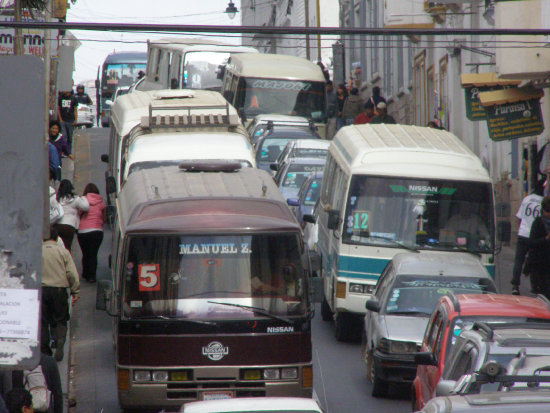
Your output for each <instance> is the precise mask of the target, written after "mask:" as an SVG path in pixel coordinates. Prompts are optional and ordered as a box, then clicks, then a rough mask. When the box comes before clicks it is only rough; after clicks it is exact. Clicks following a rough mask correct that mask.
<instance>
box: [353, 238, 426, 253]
mask: <svg viewBox="0 0 550 413" xmlns="http://www.w3.org/2000/svg"><path fill="white" fill-rule="evenodd" d="M359 236H361V234H359ZM366 238H375V239H383V240H385V241H389V242H391V243H392V244H394V245H397V246H398V247H401V248H404V249H406V250H409V251H414V252H420V251H418V248H415V247H411V246H409V245H405V244H403V243H402V242H399V241H396V240H394V239H391V238H387V237H380V236H378V235H370V234H366Z"/></svg>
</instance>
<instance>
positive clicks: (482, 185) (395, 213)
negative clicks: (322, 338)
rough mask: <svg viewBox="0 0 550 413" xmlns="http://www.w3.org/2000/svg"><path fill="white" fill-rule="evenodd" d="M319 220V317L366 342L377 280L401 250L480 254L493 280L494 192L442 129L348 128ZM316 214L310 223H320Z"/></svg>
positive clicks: (335, 144) (473, 160)
mask: <svg viewBox="0 0 550 413" xmlns="http://www.w3.org/2000/svg"><path fill="white" fill-rule="evenodd" d="M314 215H315V217H316V218H317V222H318V228H319V234H318V237H319V239H318V252H319V254H320V255H321V261H322V268H321V274H322V277H323V284H324V287H323V290H324V300H323V302H322V306H321V314H322V317H323V320H327V321H328V320H333V319H334V321H335V335H336V337H337V338H338V339H339V340H343V339H345V338H349V337H354V336H355V337H357V338H358V337H359V336H360V334H359V333H360V331H361V327H360V320H361V319H362V317H363V315H364V314H365V313H366V309H365V303H366V301H367V299H368V298H370V296H371V294H372V291H373V289H374V286H375V284H376V281H377V280H378V277H379V276H380V273H381V272H382V270H383V269H384V267H385V266H386V264H387V263H388V261H389V260H390V259H391V258H392V257H393V256H394V255H395V254H396V253H398V252H407V251H410V250H413V251H420V252H423V251H431V252H438V251H441V252H455V253H457V254H464V253H466V254H474V255H476V256H479V260H480V261H481V263H482V264H483V265H484V266H485V267H486V268H487V270H488V271H489V273H490V274H491V276H493V277H494V270H495V264H494V245H495V244H494V238H495V212H494V201H493V186H492V183H491V179H490V177H489V174H488V173H487V171H486V170H485V168H484V167H483V165H482V164H481V161H480V160H479V158H477V156H476V155H475V154H474V153H472V152H471V151H470V150H469V149H468V148H467V147H466V145H465V144H464V143H463V142H461V141H460V139H458V137H456V136H455V135H453V134H452V133H450V132H447V131H445V130H438V129H433V128H426V127H418V126H409V125H386V124H380V125H369V124H366V125H351V126H346V127H344V128H342V129H340V130H339V131H338V133H337V134H336V136H335V137H334V140H333V141H332V143H331V145H330V147H329V153H328V155H327V163H326V166H325V171H324V175H323V183H322V187H321V196H320V200H319V203H318V205H317V206H316V209H315V211H314ZM315 217H310V218H311V220H313V221H314V222H315V219H314V218H315Z"/></svg>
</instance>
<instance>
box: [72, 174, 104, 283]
mask: <svg viewBox="0 0 550 413" xmlns="http://www.w3.org/2000/svg"><path fill="white" fill-rule="evenodd" d="M82 195H83V196H84V197H85V198H86V199H87V200H88V203H89V204H90V209H89V210H88V211H86V212H84V213H83V214H82V215H81V216H80V225H79V226H78V234H77V237H78V244H79V245H80V249H81V250H82V277H84V278H85V279H86V280H88V281H89V282H91V283H93V282H95V277H96V271H97V253H98V251H99V246H100V245H101V242H102V241H103V223H104V222H105V216H106V213H105V203H104V202H103V198H101V195H99V189H97V186H96V185H95V184H93V183H89V184H88V185H86V187H85V188H84V193H83V194H82Z"/></svg>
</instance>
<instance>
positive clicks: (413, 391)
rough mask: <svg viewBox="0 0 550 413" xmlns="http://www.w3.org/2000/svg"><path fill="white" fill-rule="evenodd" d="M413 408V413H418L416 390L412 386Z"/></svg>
mask: <svg viewBox="0 0 550 413" xmlns="http://www.w3.org/2000/svg"><path fill="white" fill-rule="evenodd" d="M411 407H412V410H411V411H413V412H416V411H418V408H417V407H416V390H415V388H414V386H411Z"/></svg>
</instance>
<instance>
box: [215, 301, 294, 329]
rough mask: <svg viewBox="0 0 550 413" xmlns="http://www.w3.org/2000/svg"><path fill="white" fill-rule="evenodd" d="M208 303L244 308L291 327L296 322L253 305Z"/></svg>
mask: <svg viewBox="0 0 550 413" xmlns="http://www.w3.org/2000/svg"><path fill="white" fill-rule="evenodd" d="M207 302H208V303H210V304H219V305H227V306H229V307H237V308H242V309H244V310H249V311H253V312H255V313H258V314H261V315H265V316H266V317H269V318H272V319H274V320H279V321H284V322H285V323H288V324H290V325H294V321H292V320H290V319H288V318H285V317H281V316H278V315H275V314H271V313H270V312H269V311H267V310H264V309H263V308H260V307H253V306H251V305H243V304H233V303H220V302H218V301H207Z"/></svg>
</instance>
